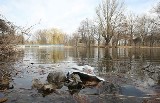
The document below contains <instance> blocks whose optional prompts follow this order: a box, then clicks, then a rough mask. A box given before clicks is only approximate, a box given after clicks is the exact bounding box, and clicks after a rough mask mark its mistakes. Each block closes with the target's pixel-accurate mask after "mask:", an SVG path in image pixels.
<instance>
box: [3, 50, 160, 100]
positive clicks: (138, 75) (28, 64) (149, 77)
mask: <svg viewBox="0 0 160 103" xmlns="http://www.w3.org/2000/svg"><path fill="white" fill-rule="evenodd" d="M159 53H160V49H153V48H152V49H141V48H112V49H111V48H110V49H107V48H100V49H98V48H90V49H88V48H64V47H54V48H25V49H22V52H21V53H20V54H19V55H16V56H14V57H12V58H16V59H14V60H10V59H7V60H4V59H2V60H1V62H0V63H1V67H2V68H7V70H10V71H11V72H12V74H11V75H10V79H9V80H10V82H9V85H10V86H12V85H13V86H14V88H12V89H7V90H6V91H4V92H0V97H6V98H7V99H8V100H7V102H8V103H10V102H13V103H31V102H32V103H49V102H52V103H96V102H98V103H99V102H100V103H122V102H124V103H141V102H146V103H147V102H148V103H150V102H153V103H158V102H160V98H159V97H160V95H159V94H160V55H159ZM73 65H79V66H83V65H90V66H93V67H94V68H95V72H96V74H97V75H99V76H100V77H102V78H104V79H105V80H106V82H105V83H104V84H103V85H102V86H101V87H99V88H97V87H95V88H85V89H82V90H80V92H79V93H78V95H77V94H75V95H70V94H69V92H68V88H67V87H65V86H64V87H63V88H62V89H58V90H57V91H56V92H53V93H51V94H49V95H45V97H44V95H43V94H42V93H41V92H38V91H37V90H36V89H32V80H33V79H34V78H38V79H40V80H41V81H42V82H46V77H47V75H48V73H50V72H52V71H53V70H54V69H57V68H58V69H60V70H64V72H65V70H67V69H66V68H69V67H72V66H73Z"/></svg>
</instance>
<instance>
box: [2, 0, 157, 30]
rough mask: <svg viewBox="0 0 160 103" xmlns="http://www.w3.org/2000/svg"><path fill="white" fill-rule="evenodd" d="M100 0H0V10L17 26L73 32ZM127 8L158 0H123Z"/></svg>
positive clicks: (145, 7)
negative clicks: (32, 26)
mask: <svg viewBox="0 0 160 103" xmlns="http://www.w3.org/2000/svg"><path fill="white" fill-rule="evenodd" d="M100 1H101V0H0V14H2V15H4V16H5V17H6V18H7V19H8V20H9V21H11V22H14V24H16V25H18V26H28V27H29V26H31V25H33V24H37V23H38V22H39V21H40V24H38V25H36V26H35V27H34V30H33V31H35V30H36V29H38V28H41V29H43V28H52V27H55V28H59V29H61V30H63V31H64V32H66V33H72V32H74V31H75V30H76V29H77V28H78V26H79V24H80V22H81V21H82V20H83V19H85V18H89V19H93V18H94V17H95V8H96V7H97V5H98V4H99V3H100ZM125 1H126V2H125V3H126V7H127V10H128V11H132V12H133V13H137V14H141V13H145V12H148V11H149V10H150V9H151V8H152V6H153V5H155V3H156V2H158V1H160V0H125Z"/></svg>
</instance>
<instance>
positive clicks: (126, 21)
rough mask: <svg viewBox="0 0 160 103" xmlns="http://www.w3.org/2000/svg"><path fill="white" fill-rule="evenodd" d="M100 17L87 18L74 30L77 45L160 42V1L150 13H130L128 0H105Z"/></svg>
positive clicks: (100, 8)
mask: <svg viewBox="0 0 160 103" xmlns="http://www.w3.org/2000/svg"><path fill="white" fill-rule="evenodd" d="M95 13H96V18H95V19H94V20H90V19H88V18H86V19H85V20H83V21H82V22H81V23H80V26H79V27H78V30H77V31H76V32H75V33H74V34H73V41H72V42H74V43H72V44H74V45H76V46H78V45H81V44H82V45H84V46H91V45H95V44H96V45H97V46H100V45H103V46H160V2H159V3H158V4H157V5H156V6H155V7H153V8H152V9H151V10H150V15H147V14H143V15H135V14H133V13H130V14H128V13H126V12H125V6H124V2H122V1H120V0H102V2H101V3H100V4H99V6H98V7H97V8H96V11H95Z"/></svg>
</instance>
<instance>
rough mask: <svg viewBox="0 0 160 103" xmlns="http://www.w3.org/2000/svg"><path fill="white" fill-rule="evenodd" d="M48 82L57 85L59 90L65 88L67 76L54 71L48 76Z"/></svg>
mask: <svg viewBox="0 0 160 103" xmlns="http://www.w3.org/2000/svg"><path fill="white" fill-rule="evenodd" d="M47 81H48V83H50V84H53V85H56V86H57V89H60V88H62V87H63V85H64V82H66V76H65V74H64V73H63V72H61V71H54V72H51V73H49V74H48V76H47Z"/></svg>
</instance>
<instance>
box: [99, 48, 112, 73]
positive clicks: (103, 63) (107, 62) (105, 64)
mask: <svg viewBox="0 0 160 103" xmlns="http://www.w3.org/2000/svg"><path fill="white" fill-rule="evenodd" d="M103 55H104V57H103V58H101V59H100V60H99V61H98V65H99V68H101V69H99V70H100V72H103V73H106V72H109V71H112V69H113V61H112V56H111V54H110V52H109V49H105V51H104V54H103Z"/></svg>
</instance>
